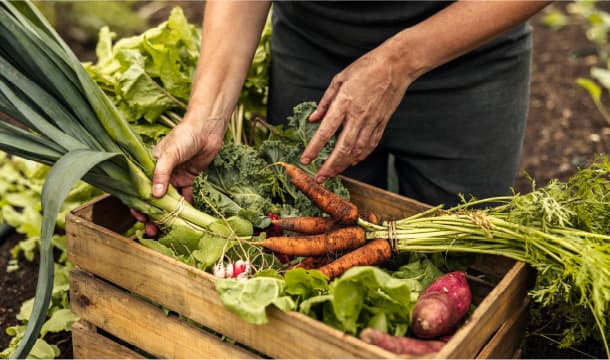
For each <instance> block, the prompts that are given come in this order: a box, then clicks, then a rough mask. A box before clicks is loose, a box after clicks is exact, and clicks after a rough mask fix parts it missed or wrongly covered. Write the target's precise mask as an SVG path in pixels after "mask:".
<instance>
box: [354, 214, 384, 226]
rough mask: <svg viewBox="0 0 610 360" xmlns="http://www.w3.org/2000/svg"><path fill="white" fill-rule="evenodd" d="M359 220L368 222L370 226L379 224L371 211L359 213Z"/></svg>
mask: <svg viewBox="0 0 610 360" xmlns="http://www.w3.org/2000/svg"><path fill="white" fill-rule="evenodd" d="M359 216H360V218H361V219H363V220H366V221H368V222H370V223H371V224H375V225H377V224H379V217H378V216H377V214H375V213H374V212H372V211H361V212H360V215H359Z"/></svg>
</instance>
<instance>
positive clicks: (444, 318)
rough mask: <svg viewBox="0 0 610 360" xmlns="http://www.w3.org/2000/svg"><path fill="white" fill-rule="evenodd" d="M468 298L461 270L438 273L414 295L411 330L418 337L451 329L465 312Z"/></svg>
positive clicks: (431, 337) (442, 333)
mask: <svg viewBox="0 0 610 360" xmlns="http://www.w3.org/2000/svg"><path fill="white" fill-rule="evenodd" d="M471 301H472V294H471V291H470V286H469V285H468V281H467V280H466V274H465V273H464V272H462V271H458V272H452V273H447V274H445V275H443V276H441V277H439V278H438V279H436V280H435V281H434V282H433V283H432V284H431V285H430V286H428V287H427V288H426V289H425V290H424V291H423V292H422V293H421V294H420V296H419V298H418V299H417V303H416V304H415V307H414V308H413V312H412V323H411V329H412V330H413V333H414V334H415V335H416V336H417V337H418V338H421V339H433V338H438V337H440V336H443V335H447V334H449V333H451V332H452V331H453V330H454V329H455V326H456V325H457V324H458V323H459V322H460V321H462V319H463V318H464V317H465V316H466V314H467V313H468V308H469V307H470V303H471Z"/></svg>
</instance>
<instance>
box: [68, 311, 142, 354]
mask: <svg viewBox="0 0 610 360" xmlns="http://www.w3.org/2000/svg"><path fill="white" fill-rule="evenodd" d="M72 351H73V353H74V358H75V359H144V358H145V357H144V356H142V355H140V354H138V353H137V352H135V351H133V350H131V349H129V348H127V347H126V346H123V345H120V344H117V343H116V342H115V341H112V340H110V339H108V338H107V337H105V336H103V335H101V334H98V333H97V332H96V330H95V327H94V326H92V325H90V324H88V323H87V322H86V321H84V320H79V321H77V322H75V323H74V324H73V325H72Z"/></svg>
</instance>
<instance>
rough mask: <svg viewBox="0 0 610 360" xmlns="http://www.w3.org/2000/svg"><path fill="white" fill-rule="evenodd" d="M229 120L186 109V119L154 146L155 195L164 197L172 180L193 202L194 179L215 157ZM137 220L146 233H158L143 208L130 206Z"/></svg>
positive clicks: (188, 199) (152, 234)
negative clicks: (142, 225)
mask: <svg viewBox="0 0 610 360" xmlns="http://www.w3.org/2000/svg"><path fill="white" fill-rule="evenodd" d="M226 127H227V121H225V120H223V119H221V118H207V119H201V118H197V116H196V115H194V114H193V112H187V114H186V115H185V117H184V119H183V120H182V121H181V122H180V123H179V124H178V126H176V127H175V128H174V129H172V131H171V132H170V133H169V134H167V136H165V137H164V138H163V140H161V141H160V142H159V144H157V145H156V146H155V147H154V148H153V151H152V153H153V156H154V157H155V158H156V159H157V163H156V165H155V170H154V173H153V189H152V195H153V196H154V197H162V196H163V195H165V193H166V192H167V188H168V185H169V184H172V185H173V186H174V187H175V188H176V189H177V190H178V191H179V192H180V193H181V194H182V196H184V198H185V200H187V201H188V202H191V203H192V202H193V187H192V186H193V180H194V179H195V177H196V176H197V175H199V173H200V172H202V171H203V170H205V169H206V168H207V167H208V165H209V164H210V162H212V160H213V159H214V157H215V156H216V154H217V153H218V151H219V150H220V147H221V146H222V142H223V139H224V133H225V131H226ZM131 214H132V215H133V217H134V218H136V220H137V221H139V222H142V223H144V231H145V233H146V235H148V236H150V237H155V236H157V234H158V229H157V226H156V225H155V224H154V223H152V222H151V221H150V220H149V219H148V217H147V216H146V215H144V214H142V213H141V212H139V211H137V210H134V209H131Z"/></svg>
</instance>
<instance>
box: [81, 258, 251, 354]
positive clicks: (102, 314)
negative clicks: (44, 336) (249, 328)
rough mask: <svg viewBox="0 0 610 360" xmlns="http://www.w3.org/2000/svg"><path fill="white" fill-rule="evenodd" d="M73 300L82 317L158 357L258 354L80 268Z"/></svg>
mask: <svg viewBox="0 0 610 360" xmlns="http://www.w3.org/2000/svg"><path fill="white" fill-rule="evenodd" d="M70 300H71V308H72V311H74V313H75V314H77V315H78V316H80V317H81V319H85V320H86V321H88V322H90V323H92V324H93V325H95V326H97V327H98V328H100V329H103V330H105V331H106V332H108V333H110V334H112V335H114V336H116V337H117V338H119V339H121V340H123V341H125V342H127V343H129V344H132V345H134V346H135V347H137V348H139V349H141V350H143V351H145V352H146V353H149V354H152V355H154V356H156V357H160V358H173V359H192V358H232V359H237V358H239V359H251V358H256V357H257V356H256V355H254V354H253V353H252V352H249V351H246V350H244V349H242V348H239V347H237V346H235V345H233V344H230V343H228V342H224V341H222V340H221V339H220V338H219V337H216V336H214V335H212V334H210V333H208V332H206V331H205V330H202V329H199V328H196V327H195V326H192V325H190V324H188V323H186V322H185V321H182V320H180V319H178V318H177V317H176V316H174V315H170V316H167V315H165V313H164V312H163V311H162V310H161V309H160V308H159V307H156V306H154V305H152V304H149V303H147V302H146V301H144V300H142V299H140V298H138V297H135V296H133V295H131V294H130V293H128V292H126V291H124V290H121V289H118V288H116V287H114V286H112V285H110V284H108V283H107V282H105V281H103V280H100V279H97V278H95V277H94V276H92V275H89V274H87V273H85V272H83V271H80V270H77V269H73V270H71V272H70Z"/></svg>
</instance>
